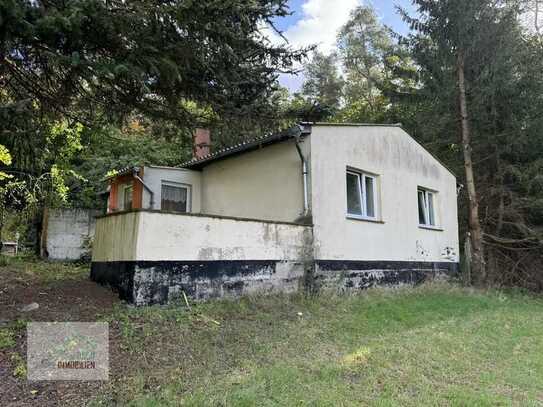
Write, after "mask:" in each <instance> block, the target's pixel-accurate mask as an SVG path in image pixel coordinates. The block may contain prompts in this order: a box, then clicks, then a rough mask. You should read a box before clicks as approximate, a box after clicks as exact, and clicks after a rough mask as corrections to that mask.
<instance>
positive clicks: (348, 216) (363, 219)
mask: <svg viewBox="0 0 543 407" xmlns="http://www.w3.org/2000/svg"><path fill="white" fill-rule="evenodd" d="M347 219H351V220H360V221H362V222H372V223H381V224H383V223H385V222H383V221H382V220H380V219H377V218H368V217H367V216H359V215H350V214H347Z"/></svg>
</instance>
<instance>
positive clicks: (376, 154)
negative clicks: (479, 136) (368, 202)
mask: <svg viewBox="0 0 543 407" xmlns="http://www.w3.org/2000/svg"><path fill="white" fill-rule="evenodd" d="M311 155H312V160H311V171H312V175H313V176H312V190H313V192H312V195H313V196H312V200H313V223H314V238H315V249H314V251H315V252H314V255H315V258H316V259H322V260H376V261H379V260H393V261H394V260H395V261H435V262H441V261H458V221H457V219H458V218H457V197H456V179H455V177H454V175H452V174H451V173H450V172H449V171H448V170H447V169H446V168H445V167H443V166H442V165H441V164H440V163H439V162H438V161H437V160H436V159H435V158H434V157H432V155H431V154H430V153H429V152H427V151H426V150H425V149H424V148H423V147H421V146H420V145H419V144H418V143H417V142H416V141H415V140H414V139H412V138H411V137H410V136H409V135H408V134H407V133H405V132H404V131H403V130H402V129H401V128H400V127H396V126H389V127H385V126H326V125H315V126H313V129H312V135H311ZM347 167H353V168H356V169H358V170H361V171H367V172H370V173H373V174H377V175H378V185H379V188H378V191H379V192H378V195H379V198H380V199H379V200H378V201H380V213H381V219H380V220H381V221H382V222H383V223H374V222H368V221H362V220H353V219H349V218H347V216H346V214H347V196H346V195H347V192H346V180H345V172H346V169H347ZM418 186H421V187H425V188H429V189H432V190H435V191H438V194H437V202H436V204H437V218H438V221H437V222H438V226H439V227H440V228H441V229H442V230H439V231H438V230H427V229H422V228H420V227H419V224H418V201H417V187H418ZM447 247H451V248H452V249H453V251H454V255H453V256H448V257H447V256H446V255H445V253H444V251H445V249H446V248H447Z"/></svg>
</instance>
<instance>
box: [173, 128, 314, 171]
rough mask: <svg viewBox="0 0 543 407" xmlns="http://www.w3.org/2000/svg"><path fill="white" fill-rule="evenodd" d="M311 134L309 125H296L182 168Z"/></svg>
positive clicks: (193, 161)
mask: <svg viewBox="0 0 543 407" xmlns="http://www.w3.org/2000/svg"><path fill="white" fill-rule="evenodd" d="M309 134H311V127H310V126H308V125H300V126H294V127H292V128H290V129H288V130H284V131H281V132H279V133H274V134H270V135H265V136H262V137H258V138H254V139H251V140H248V141H246V142H243V143H240V144H236V145H234V146H231V147H227V148H224V149H222V150H219V151H217V152H215V153H212V154H208V155H207V156H205V157H202V158H200V159H197V160H195V159H193V160H190V161H187V162H185V163H183V164H181V165H180V167H182V168H186V169H191V170H201V169H202V168H204V167H205V166H206V165H209V164H211V163H213V162H216V161H220V160H223V159H225V158H230V157H233V156H236V155H239V154H244V153H247V152H250V151H255V150H260V149H261V148H264V147H267V146H270V145H272V144H277V143H281V142H284V141H288V140H292V139H297V138H303V137H306V136H308V135H309Z"/></svg>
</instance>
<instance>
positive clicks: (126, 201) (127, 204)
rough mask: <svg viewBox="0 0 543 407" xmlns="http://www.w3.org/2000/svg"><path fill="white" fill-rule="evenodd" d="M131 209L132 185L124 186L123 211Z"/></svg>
mask: <svg viewBox="0 0 543 407" xmlns="http://www.w3.org/2000/svg"><path fill="white" fill-rule="evenodd" d="M130 209H132V185H126V186H125V187H124V189H123V210H125V211H128V210H130Z"/></svg>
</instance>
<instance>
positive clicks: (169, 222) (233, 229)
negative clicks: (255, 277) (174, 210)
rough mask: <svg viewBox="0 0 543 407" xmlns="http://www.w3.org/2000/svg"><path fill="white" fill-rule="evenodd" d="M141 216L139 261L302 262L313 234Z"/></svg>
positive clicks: (273, 225)
mask: <svg viewBox="0 0 543 407" xmlns="http://www.w3.org/2000/svg"><path fill="white" fill-rule="evenodd" d="M140 216H141V221H140V227H139V235H138V242H137V250H136V252H137V256H136V257H137V260H300V258H302V257H303V254H304V251H303V250H304V248H305V246H304V245H305V243H306V239H308V238H309V237H310V236H307V234H308V233H309V234H310V233H311V229H310V228H308V227H303V226H298V225H288V224H277V223H264V222H253V221H243V220H234V219H222V218H216V217H207V216H190V215H176V214H161V213H145V212H142V213H141V214H140ZM157 236H160V239H157Z"/></svg>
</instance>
